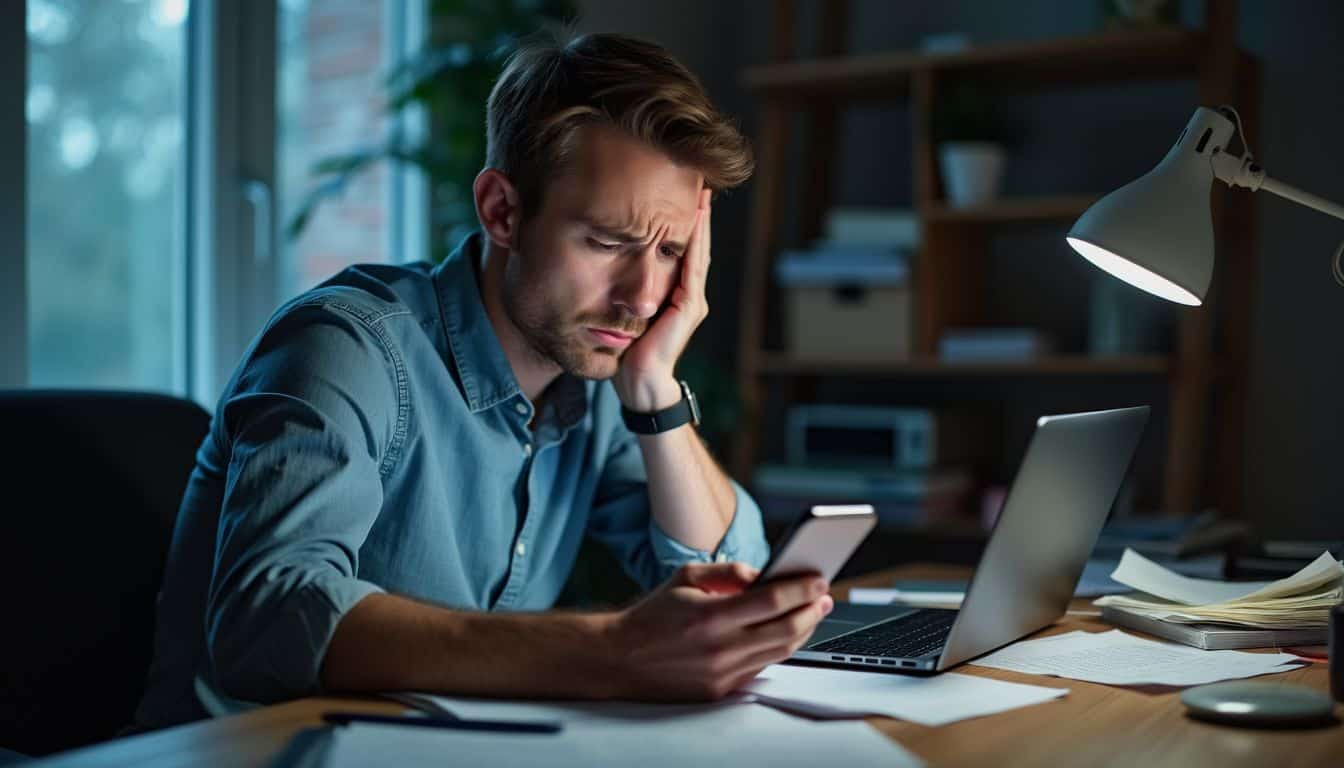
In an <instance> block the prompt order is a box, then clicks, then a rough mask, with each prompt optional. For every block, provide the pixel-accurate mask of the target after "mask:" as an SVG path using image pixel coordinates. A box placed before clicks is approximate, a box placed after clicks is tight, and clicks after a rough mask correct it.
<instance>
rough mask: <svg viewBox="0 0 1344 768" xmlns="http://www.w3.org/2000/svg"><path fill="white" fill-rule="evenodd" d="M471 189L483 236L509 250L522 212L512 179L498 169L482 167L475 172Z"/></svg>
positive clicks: (515, 235)
mask: <svg viewBox="0 0 1344 768" xmlns="http://www.w3.org/2000/svg"><path fill="white" fill-rule="evenodd" d="M471 191H472V195H473V197H475V199H476V218H477V219H479V220H480V222H481V229H482V230H484V231H485V236H486V237H488V238H490V242H492V243H494V244H495V245H497V246H499V247H500V248H503V249H504V250H506V251H508V250H511V249H512V248H513V244H514V242H515V238H516V237H517V234H518V222H519V221H520V219H521V214H522V211H521V210H520V208H519V198H518V190H517V189H515V188H514V186H513V182H511V181H509V177H508V176H505V175H504V173H503V172H502V171H500V170H498V169H495V168H486V169H485V170H483V171H481V172H480V173H478V174H476V181H475V182H474V183H472V185H471Z"/></svg>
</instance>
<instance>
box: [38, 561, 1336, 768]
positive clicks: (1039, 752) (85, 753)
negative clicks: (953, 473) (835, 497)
mask: <svg viewBox="0 0 1344 768" xmlns="http://www.w3.org/2000/svg"><path fill="white" fill-rule="evenodd" d="M966 573H967V570H966V569H965V568H959V567H944V566H921V567H907V568H899V569H895V570H893V571H887V572H885V573H880V574H874V575H872V576H868V577H864V578H860V579H853V580H851V581H848V582H845V583H844V584H840V585H837V588H836V590H835V594H836V595H837V596H838V597H842V598H843V597H844V596H845V595H846V594H847V593H848V589H849V587H852V586H887V585H889V584H890V583H891V580H892V579H893V578H896V577H906V578H924V579H952V578H959V577H960V578H964V577H965V575H966ZM1071 610H1079V611H1089V610H1091V606H1090V601H1087V600H1075V601H1074V606H1073V608H1072V609H1071ZM1109 628H1110V627H1109V625H1106V624H1103V623H1101V622H1100V621H1099V620H1098V619H1096V618H1095V617H1090V616H1080V615H1072V614H1071V615H1069V616H1067V617H1066V618H1065V619H1064V620H1062V621H1061V622H1060V623H1058V624H1056V625H1055V626H1054V627H1051V628H1049V629H1046V630H1044V631H1042V632H1041V633H1040V635H1039V636H1042V637H1043V636H1046V635H1051V634H1058V633H1060V632H1069V631H1072V630H1075V629H1085V630H1089V631H1094V632H1095V631H1104V630H1106V629H1109ZM957 671H958V672H960V673H962V674H968V675H979V676H981V677H992V678H997V679H1000V680H1011V681H1015V682H1022V683H1035V684H1038V685H1042V684H1043V685H1050V686H1057V687H1067V688H1068V689H1069V695H1068V696H1065V697H1064V698H1062V699H1058V700H1056V701H1051V702H1047V703H1045V704H1038V705H1036V706H1032V707H1027V708H1025V709H1017V710H1013V711H1011V712H1005V713H1003V714H998V715H991V716H989V717H982V718H976V719H972V720H963V721H962V722H959V723H954V724H952V725H945V726H942V727H939V728H930V727H926V726H921V725H915V724H913V723H907V722H904V721H900V720H891V719H888V718H870V719H869V720H868V722H869V723H870V724H872V725H873V727H875V728H877V729H878V730H880V731H881V732H883V733H885V734H887V735H888V736H890V737H891V738H893V739H895V740H896V741H898V742H900V743H901V744H903V745H904V746H905V747H906V748H908V749H910V750H911V751H913V752H915V753H916V754H917V755H919V756H920V757H921V758H923V759H924V760H925V761H927V762H928V763H929V764H930V765H935V766H937V765H987V766H1015V765H1024V766H1026V765H1031V766H1040V765H1064V764H1067V765H1070V766H1084V765H1116V764H1124V765H1141V766H1144V768H1160V767H1161V766H1181V767H1182V768H1186V767H1188V766H1205V765H1206V766H1219V768H1222V767H1223V766H1241V765H1244V766H1265V765H1274V766H1340V765H1344V726H1341V725H1340V724H1338V723H1336V724H1335V725H1332V726H1329V727H1323V728H1314V729H1308V730H1283V731H1274V730H1249V729H1240V728H1230V727H1227V726H1219V725H1211V724H1207V723H1201V722H1198V721H1195V720H1191V719H1189V718H1187V717H1186V716H1185V708H1184V706H1183V705H1182V704H1181V703H1180V700H1179V698H1178V697H1179V693H1180V692H1179V691H1173V690H1169V689H1134V688H1114V687H1110V686H1105V685H1096V684H1093V683H1084V682H1079V681H1077V680H1064V679H1060V678H1042V677H1036V676H1032V675H1023V674H1018V673H1015V672H1003V671H1000V670H994V669H985V668H982V667H974V666H962V667H960V668H959V669H958V670H957ZM1272 679H1274V680H1283V681H1292V682H1297V683H1303V684H1305V685H1309V686H1311V687H1313V688H1317V689H1320V690H1329V682H1328V679H1327V670H1326V666H1325V665H1324V664H1313V665H1311V666H1308V667H1305V668H1303V669H1300V670H1296V671H1292V672H1284V673H1280V674H1277V675H1274V676H1273V677H1272ZM328 709H342V710H359V711H369V712H399V711H403V710H404V707H402V706H401V705H399V704H395V703H392V702H384V701H378V700H371V699H350V698H321V699H317V698H314V699H302V700H300V701H293V702H289V703H287V704H279V705H276V706H271V707H265V708H262V709H259V710H256V711H254V712H249V713H247V714H242V715H236V716H233V717H226V718H220V719H217V720H209V721H205V722H200V723H193V724H191V725H185V726H180V727H177V728H170V729H167V730H163V731H159V732H157V733H150V734H145V735H142V736H135V737H131V738H128V739H120V740H117V741H113V742H108V743H105V744H101V745H98V746H94V747H88V748H86V749H80V750H74V751H71V752H66V753H62V754H60V755H55V756H53V757H50V758H48V759H46V760H42V761H38V762H35V763H28V764H25V768H28V766H31V767H32V768H57V766H61V767H64V766H70V767H71V768H73V767H75V766H79V767H80V768H98V767H99V766H125V765H135V766H137V768H157V767H158V766H183V765H199V766H206V765H209V766H265V765H267V764H268V763H269V762H270V760H271V759H272V758H273V757H274V756H275V755H276V754H277V753H278V752H279V750H280V749H281V748H282V747H283V746H284V745H285V743H286V742H287V741H288V740H289V738H290V736H291V735H292V734H294V733H295V732H297V731H298V730H300V729H302V728H305V727H308V726H312V725H317V724H318V723H319V721H320V716H321V713H322V712H324V711H326V710H328Z"/></svg>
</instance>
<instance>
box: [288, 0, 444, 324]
mask: <svg viewBox="0 0 1344 768" xmlns="http://www.w3.org/2000/svg"><path fill="white" fill-rule="evenodd" d="M407 6H408V4H407V3H406V2H404V0H383V1H382V2H370V0H321V2H315V1H314V0H283V1H282V2H281V3H280V17H279V19H278V24H277V34H278V37H279V50H278V55H277V57H276V66H277V68H278V72H277V83H276V99H277V114H276V121H277V136H276V176H277V188H278V198H279V210H280V212H281V221H282V222H284V223H285V224H286V225H287V224H288V222H290V221H291V220H292V219H293V217H294V214H295V213H296V211H297V210H298V207H299V204H300V203H301V201H302V198H303V195H304V194H306V193H307V192H308V190H309V189H310V188H311V187H312V185H313V178H312V176H311V174H310V171H311V169H312V166H313V165H314V164H315V163H316V162H318V161H320V160H322V159H324V158H327V157H331V156H334V155H344V154H348V153H349V152H351V151H352V150H357V149H364V148H369V149H372V148H374V147H376V146H379V145H381V144H383V143H385V142H386V141H387V140H388V138H389V135H390V132H391V131H392V130H394V129H395V128H396V126H394V125H393V124H392V122H391V121H390V120H389V119H388V118H387V117H385V116H384V112H383V94H384V81H385V79H386V76H387V73H388V72H389V71H390V69H391V67H392V65H393V63H394V62H396V61H397V60H398V58H399V57H400V56H401V50H402V49H403V48H404V44H403V43H402V42H401V39H402V36H401V34H400V33H401V32H402V30H403V28H404V24H405V21H404V14H405V13H406V12H407ZM401 173H402V171H401V170H400V169H397V168H395V167H393V166H391V165H389V164H388V163H378V164H376V165H375V166H373V167H372V168H370V169H368V170H366V171H365V172H363V173H361V174H360V175H358V176H356V177H355V178H354V180H353V181H352V182H351V184H350V186H349V187H348V188H347V189H345V190H344V191H343V193H342V194H341V195H340V196H338V197H336V198H329V199H327V200H326V201H325V202H323V203H322V205H321V206H320V207H319V208H318V209H317V212H316V214H315V215H314V216H313V218H312V219H311V220H310V221H309V222H308V226H307V227H306V228H305V229H304V231H303V233H302V235H301V236H300V237H299V238H298V239H296V240H289V239H288V238H286V239H285V240H284V241H282V243H281V249H280V253H281V254H282V256H281V265H280V268H281V274H280V277H279V290H280V293H281V296H280V298H281V299H287V298H289V297H290V296H293V295H295V294H297V293H299V292H301V291H304V290H307V289H309V288H311V287H313V286H314V285H316V284H317V283H319V282H321V281H323V280H325V279H327V278H328V277H331V276H332V275H334V274H335V273H337V272H339V271H340V270H341V269H342V268H344V267H346V266H348V265H350V264H356V263H361V262H364V263H367V262H376V263H386V262H390V261H397V260H404V259H406V258H407V257H406V256H405V255H404V254H401V253H398V252H397V251H398V250H399V249H398V248H396V247H395V245H394V243H395V242H396V241H395V239H394V238H395V235H396V230H397V228H398V226H399V225H400V223H401V222H400V219H401V216H402V215H403V214H404V213H405V212H404V211H401V210H399V209H398V208H399V206H398V204H397V200H398V184H399V183H400V182H399V175H400V174H401ZM411 258H424V257H423V256H413V257H411Z"/></svg>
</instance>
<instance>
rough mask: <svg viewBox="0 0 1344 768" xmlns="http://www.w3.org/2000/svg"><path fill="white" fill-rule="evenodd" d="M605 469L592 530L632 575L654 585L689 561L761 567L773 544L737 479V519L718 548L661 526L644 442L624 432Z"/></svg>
mask: <svg viewBox="0 0 1344 768" xmlns="http://www.w3.org/2000/svg"><path fill="white" fill-rule="evenodd" d="M612 446H613V447H612V450H611V452H610V454H609V455H608V457H607V462H606V464H605V466H604V467H603V470H602V475H601V480H600V484H599V488H598V494H597V498H596V501H595V503H594V507H593V511H592V514H591V515H590V517H589V523H588V531H589V535H590V536H592V537H593V538H594V539H596V540H598V541H600V542H602V543H603V544H604V545H606V546H607V548H608V549H610V550H611V552H612V553H613V554H614V555H615V556H616V557H617V559H619V560H620V562H621V564H622V566H623V567H624V568H625V572H626V573H627V574H629V575H630V577H631V578H632V579H634V580H635V581H637V582H638V583H639V584H641V585H643V587H644V588H645V589H652V588H653V587H654V586H656V585H658V584H660V583H662V582H663V581H664V580H666V579H667V578H668V577H669V576H671V575H672V573H673V572H674V571H676V569H677V568H680V567H681V566H683V565H685V564H686V563H709V562H725V561H738V562H743V563H747V564H749V565H752V566H755V567H757V568H759V567H761V566H763V565H764V564H765V561H766V559H767V558H768V556H769V554H770V548H769V546H768V545H767V544H766V541H765V528H764V526H763V524H762V522H761V510H760V507H758V506H757V505H756V501H755V500H754V499H752V498H751V496H750V495H749V494H748V493H747V492H746V491H745V490H743V489H742V487H741V486H740V485H738V484H737V483H736V482H735V481H733V480H731V479H730V480H729V482H730V483H731V484H732V486H733V495H734V497H735V498H736V502H737V503H736V507H735V508H734V510H733V520H732V522H731V523H730V524H729V525H728V530H727V531H725V532H724V534H723V538H722V539H720V540H719V543H718V545H717V546H716V547H715V548H714V549H713V550H705V549H696V548H695V547H691V546H687V545H686V544H684V543H682V542H680V541H677V540H676V539H674V538H672V537H671V536H669V535H668V534H667V533H665V532H664V531H663V530H662V529H661V528H659V527H658V523H657V521H655V520H654V519H653V513H652V512H653V511H652V507H651V505H650V502H649V486H648V474H647V472H646V471H645V468H644V457H643V454H642V453H641V452H640V450H639V443H638V441H637V440H636V438H635V437H634V435H632V434H630V433H629V432H628V431H624V430H620V431H619V433H618V435H617V436H616V437H615V438H614V439H613V442H612Z"/></svg>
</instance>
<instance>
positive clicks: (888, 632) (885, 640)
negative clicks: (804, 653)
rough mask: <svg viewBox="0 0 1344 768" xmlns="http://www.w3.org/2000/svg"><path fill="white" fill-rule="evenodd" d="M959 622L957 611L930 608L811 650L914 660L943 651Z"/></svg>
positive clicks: (822, 644) (829, 641)
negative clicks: (955, 622)
mask: <svg viewBox="0 0 1344 768" xmlns="http://www.w3.org/2000/svg"><path fill="white" fill-rule="evenodd" d="M956 619H957V612H956V611H951V610H939V609H937V608H926V609H924V610H921V611H917V612H915V613H912V614H910V615H909V616H902V617H901V618H899V619H892V620H891V621H884V622H882V623H881V624H876V625H874V626H871V627H865V628H864V629H861V630H859V631H857V632H851V633H850V634H848V635H844V636H842V637H837V638H835V639H833V640H827V641H826V642H824V643H821V644H820V645H815V646H812V647H811V648H808V650H809V651H819V652H826V653H849V654H854V655H856V656H894V657H897V658H905V659H911V658H915V657H918V656H923V655H924V654H926V653H931V652H933V651H936V650H938V649H940V648H942V647H943V642H944V641H946V640H947V634H948V632H950V631H951V630H952V622H954V621H956Z"/></svg>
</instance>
